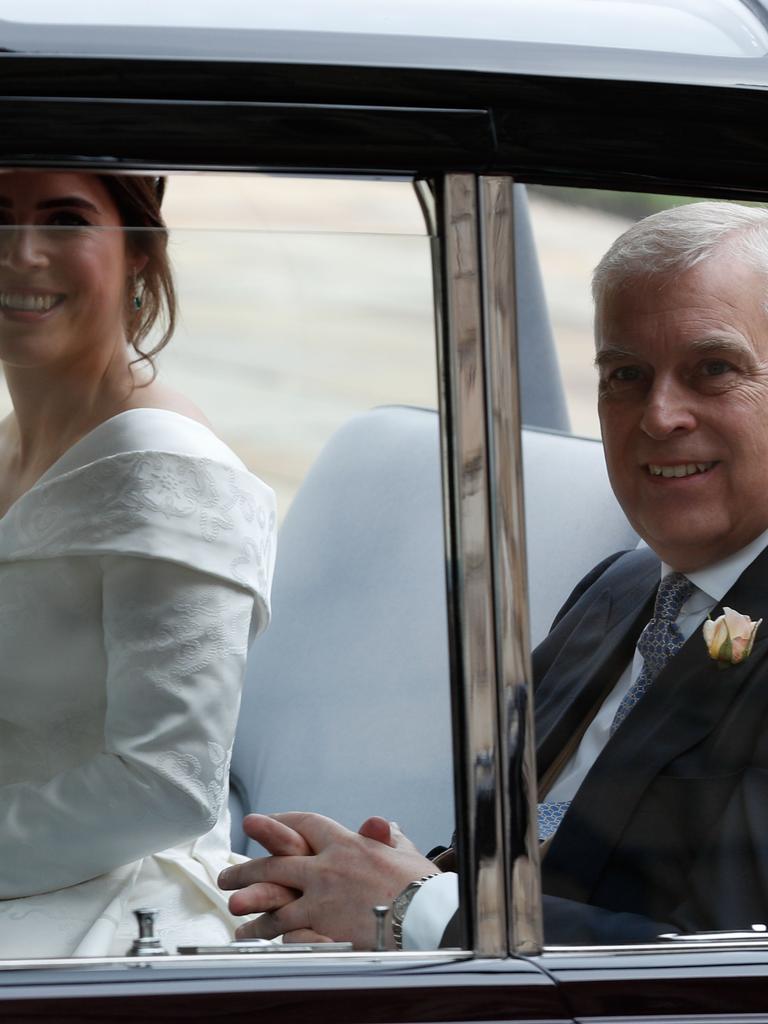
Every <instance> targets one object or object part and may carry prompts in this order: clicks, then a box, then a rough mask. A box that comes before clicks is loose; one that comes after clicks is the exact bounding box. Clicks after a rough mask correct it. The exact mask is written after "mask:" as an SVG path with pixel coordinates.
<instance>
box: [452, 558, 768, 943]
mask: <svg viewBox="0 0 768 1024" xmlns="http://www.w3.org/2000/svg"><path fill="white" fill-rule="evenodd" d="M658 581H659V561H658V558H657V557H656V556H655V555H654V554H653V552H651V551H650V550H648V549H645V550H641V551H632V552H628V553H626V554H623V555H620V556H618V557H614V558H612V559H608V560H607V561H606V562H603V563H602V564H601V565H600V566H598V567H597V568H596V569H595V570H593V571H592V572H591V573H590V574H589V576H588V577H586V578H585V580H583V581H582V583H581V584H580V585H579V586H578V587H577V588H576V590H575V591H574V592H573V594H572V595H571V597H570V598H569V600H568V601H567V602H566V605H565V606H564V608H563V610H562V611H561V612H560V614H559V615H558V617H557V619H556V620H555V624H554V626H553V628H552V631H551V633H550V634H549V636H548V637H547V638H546V640H544V642H543V643H542V644H541V645H540V646H539V647H538V648H537V649H536V651H535V652H534V659H533V664H534V682H535V694H536V698H535V701H536V730H537V733H536V735H537V751H538V766H539V774H540V775H543V773H544V772H546V770H547V768H548V766H549V765H550V764H551V762H552V760H553V758H555V757H556V756H557V755H558V753H560V751H561V750H562V749H563V747H564V745H565V744H566V743H567V741H568V738H569V736H570V735H571V734H572V732H573V731H574V730H575V729H577V728H578V727H579V724H580V723H581V722H582V721H583V719H584V717H585V715H587V714H588V712H589V710H590V709H591V708H592V707H594V705H595V704H596V703H597V702H599V701H600V700H601V699H602V697H604V696H605V695H607V693H608V692H610V690H611V688H612V687H613V686H614V684H615V683H616V681H617V679H618V678H619V676H620V675H621V673H622V671H623V670H624V668H625V667H626V666H627V664H628V663H629V661H630V659H631V658H632V655H633V650H634V646H635V643H636V641H637V638H638V636H639V635H640V632H641V630H642V629H643V627H644V626H645V624H646V623H647V622H648V620H649V619H650V617H651V615H652V610H653V599H654V597H655V592H656V588H657V585H658ZM722 604H723V605H727V606H728V607H731V608H735V609H736V610H737V611H740V612H743V613H745V614H747V615H749V616H750V617H751V618H752V619H759V618H765V619H766V624H765V625H763V626H762V627H761V629H760V630H759V631H758V634H757V639H756V642H755V646H754V648H753V651H752V654H751V656H750V657H749V658H748V659H747V660H746V661H745V662H742V664H740V665H732V666H727V667H723V668H721V667H719V666H718V665H717V664H716V663H715V662H714V661H712V660H711V659H710V658H709V656H708V654H707V650H706V646H705V644H704V641H703V639H702V635H701V630H700V629H697V630H695V631H694V633H693V635H692V636H691V638H690V639H689V640H688V641H687V643H686V644H685V645H684V646H683V648H682V650H681V651H680V652H679V653H678V654H677V655H676V656H675V657H674V658H672V659H670V661H669V662H668V663H667V665H666V666H665V667H664V669H663V671H662V672H661V673H660V674H659V676H658V677H657V678H656V680H655V681H654V683H653V685H652V686H651V688H650V689H649V690H648V692H647V693H646V694H645V696H644V697H643V698H642V700H641V701H640V703H639V704H638V705H637V707H636V708H635V709H634V710H633V711H632V713H631V714H630V715H628V716H627V718H626V719H625V720H624V722H623V723H622V725H621V727H620V728H619V729H618V730H617V731H616V733H615V735H614V736H613V737H612V738H611V739H610V741H609V742H608V744H607V745H606V747H605V748H604V750H603V751H602V753H601V754H600V756H599V757H598V759H597V761H596V762H595V764H594V765H593V767H592V769H591V770H590V772H589V774H588V775H587V777H586V778H585V780H584V782H583V783H582V785H581V787H580V789H579V791H578V793H577V794H576V797H575V798H574V800H573V802H572V804H571V806H570V808H569V810H568V813H567V814H566V815H565V817H564V819H563V821H562V824H561V825H560V827H559V829H558V830H557V832H556V834H555V836H554V839H553V840H552V843H551V846H550V848H549V850H548V852H547V854H546V856H545V857H544V861H543V864H542V882H543V890H544V893H545V897H544V927H545V940H546V942H547V943H548V944H556V943H590V942H592V943H615V942H638V941H651V940H653V939H654V938H655V936H656V935H658V934H659V933H660V932H663V931H670V930H677V931H698V930H710V929H720V928H733V927H745V926H746V927H748V926H749V925H751V924H752V923H754V922H768V550H766V551H764V552H763V553H762V554H761V555H760V556H759V557H758V558H757V559H755V561H754V562H753V563H752V564H751V565H750V566H749V567H748V568H747V569H746V570H745V572H744V573H743V574H742V576H741V577H740V578H739V580H738V581H737V582H736V584H735V585H734V586H733V587H732V589H731V590H730V591H729V592H728V594H727V595H726V596H725V597H724V599H723V602H722ZM721 612H722V607H721V606H718V607H716V608H715V609H713V611H712V616H713V618H714V617H716V616H717V615H719V614H721ZM457 938H458V923H457V921H455V920H454V921H453V922H452V923H451V925H449V928H448V929H447V931H446V934H445V936H444V939H443V943H444V944H445V945H448V944H451V943H453V944H455V942H456V940H457Z"/></svg>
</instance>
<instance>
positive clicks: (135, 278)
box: [133, 270, 141, 310]
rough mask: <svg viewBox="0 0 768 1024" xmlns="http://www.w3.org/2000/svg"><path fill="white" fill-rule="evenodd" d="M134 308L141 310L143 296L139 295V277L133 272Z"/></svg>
mask: <svg viewBox="0 0 768 1024" xmlns="http://www.w3.org/2000/svg"><path fill="white" fill-rule="evenodd" d="M133 308H134V309H137V310H138V309H141V295H140V294H139V275H138V274H137V273H136V271H135V270H134V272H133Z"/></svg>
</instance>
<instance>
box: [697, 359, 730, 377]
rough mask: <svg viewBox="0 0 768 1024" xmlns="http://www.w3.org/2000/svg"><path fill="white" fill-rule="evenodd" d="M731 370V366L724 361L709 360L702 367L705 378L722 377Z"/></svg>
mask: <svg viewBox="0 0 768 1024" xmlns="http://www.w3.org/2000/svg"><path fill="white" fill-rule="evenodd" d="M731 369H732V366H731V364H730V363H727V362H726V361H725V360H724V359H708V360H707V361H706V362H705V363H702V366H701V372H702V374H703V375H704V376H705V377H721V376H722V375H723V374H724V373H728V371H729V370H731Z"/></svg>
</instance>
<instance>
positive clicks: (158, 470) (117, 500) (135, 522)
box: [0, 452, 276, 609]
mask: <svg viewBox="0 0 768 1024" xmlns="http://www.w3.org/2000/svg"><path fill="white" fill-rule="evenodd" d="M158 517H161V519H162V520H164V521H165V524H166V526H167V536H166V537H165V540H166V541H167V540H170V543H166V544H164V545H163V546H162V549H161V550H158V547H159V545H160V543H161V541H162V540H163V531H162V530H159V529H158ZM275 523H276V516H275V507H274V496H273V495H272V492H271V490H270V489H269V488H267V487H266V486H265V485H263V484H262V483H261V481H259V480H258V479H257V478H255V477H253V476H251V474H249V473H246V472H244V471H240V470H237V469H235V468H233V467H232V466H225V465H223V464H222V463H219V462H215V461H213V460H211V459H205V458H198V457H194V456H185V455H174V454H168V453H163V452H128V453H124V454H120V455H113V456H109V457H107V458H104V459H100V460H98V461H97V462H93V463H90V464H89V465H87V466H83V467H82V468H79V469H76V470H73V471H72V472H70V473H65V474H63V475H62V476H60V477H56V478H55V479H53V480H51V481H49V482H48V483H44V484H41V485H39V486H38V487H36V488H33V489H32V491H30V492H29V493H28V494H27V495H25V496H24V497H23V498H21V499H20V500H19V501H18V502H17V503H16V505H14V506H13V507H12V508H11V509H10V510H9V512H8V514H7V516H6V517H5V519H4V520H3V521H2V523H0V558H8V559H13V560H16V559H23V558H28V557H33V558H39V557H50V556H53V555H56V554H76V553H77V551H78V548H79V547H81V548H82V549H83V550H84V551H86V552H87V553H89V554H91V553H93V552H94V551H95V549H98V548H102V549H103V550H105V551H107V550H109V551H116V550H120V551H124V552H126V553H135V554H143V553H147V554H149V555H152V556H156V555H158V556H162V557H166V558H168V559H170V560H179V561H181V562H182V563H183V564H186V565H191V566H194V567H197V568H201V569H203V570H204V571H207V572H213V573H215V574H216V575H219V576H222V577H224V578H226V579H230V580H232V581H234V582H237V583H239V584H240V585H241V586H244V587H247V588H248V589H249V590H252V591H254V593H256V594H258V595H259V596H260V597H261V598H262V600H263V602H264V605H265V607H266V608H267V609H268V593H269V586H270V583H271V578H272V572H273V569H274V560H275ZM145 526H150V527H151V530H152V540H153V542H154V544H153V547H151V548H149V549H147V548H146V547H145V546H144V543H143V541H142V538H141V537H140V536H138V535H139V534H140V533H142V532H143V528H144V527H145ZM11 536H12V537H13V545H12V549H11V550H9V546H10V545H9V542H8V540H7V539H5V538H9V537H11ZM174 537H175V538H176V539H177V542H178V543H176V544H174V543H173V538H174ZM116 538H117V539H118V543H117V544H116V543H115V541H116ZM132 540H133V541H134V543H133V545H132V543H131V541H132ZM190 544H192V549H191V550H190ZM206 549H207V550H206Z"/></svg>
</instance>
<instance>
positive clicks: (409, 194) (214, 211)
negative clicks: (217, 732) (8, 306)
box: [0, 174, 680, 518]
mask: <svg viewBox="0 0 768 1024" xmlns="http://www.w3.org/2000/svg"><path fill="white" fill-rule="evenodd" d="M675 201H680V200H674V199H671V198H670V197H659V196H645V195H642V196H641V195H635V194H630V193H616V192H592V191H584V190H578V189H551V188H542V187H538V186H537V187H533V188H531V189H529V203H530V212H531V220H532V224H533V231H534V236H535V240H536V245H537V249H538V254H539V261H540V265H541V272H542V277H543V281H544V288H545V293H546V298H547V303H548V306H549V315H550V318H551V322H552V328H553V332H554V337H555V341H556V346H557V350H558V357H559V361H560V367H561V372H562V376H563V382H564V385H565V390H566V394H567V402H568V408H569V413H570V418H571V429H572V430H573V431H574V432H576V433H580V434H585V435H588V436H596V435H597V434H598V433H599V430H598V424H597V416H596V412H595V393H596V375H595V371H594V369H593V366H592V304H591V299H590V294H589V281H590V274H591V271H592V268H593V267H594V265H595V264H596V263H597V261H598V260H599V258H600V256H601V255H602V254H603V253H604V252H605V250H606V249H607V248H608V246H609V245H610V244H611V242H612V241H613V240H614V238H616V236H617V235H618V234H620V233H621V232H622V231H623V230H624V229H625V227H626V226H627V225H628V224H629V223H631V221H632V220H633V219H636V218H637V217H640V216H644V215H645V214H646V213H650V212H653V211H654V210H655V209H659V208H661V207H662V206H665V205H669V204H670V203H672V202H675ZM164 209H165V213H166V218H167V222H168V224H169V227H170V229H171V234H170V252H171V258H172V262H173V266H174V270H175V275H176V281H177V287H178V295H179V310H180V315H179V322H178V327H177V330H176V334H175V336H174V338H173V339H172V341H171V343H170V344H169V345H168V347H167V348H166V349H165V350H164V351H163V352H162V353H161V354H160V356H159V357H158V360H157V361H158V367H159V371H160V373H161V375H162V377H163V378H164V379H165V380H166V382H168V383H170V384H173V385H175V386H176V387H177V388H179V389H180V390H181V391H183V392H184V393H185V394H187V395H188V396H189V397H190V398H192V399H193V400H194V401H196V402H197V403H198V404H199V405H200V406H201V408H202V409H203V411H204V412H205V413H206V415H207V416H208V418H209V419H210V421H211V423H212V425H213V426H214V429H215V430H216V431H217V432H218V433H219V434H220V436H221V437H222V438H223V439H224V440H225V441H226V442H227V443H228V444H229V445H230V446H231V447H232V448H233V449H234V450H235V451H236V452H237V453H238V454H239V455H240V457H241V458H242V459H243V460H244V461H245V462H246V464H247V465H248V466H249V467H250V468H251V469H252V470H253V471H254V472H256V473H257V474H259V475H260V476H262V477H263V478H264V479H265V480H266V481H267V482H268V483H269V484H270V485H271V486H272V487H274V488H275V490H276V491H277V494H278V501H279V508H280V515H281V518H282V516H283V515H284V514H285V511H286V510H287V508H288V506H289V505H290V502H291V500H292V498H293V495H294V494H295V492H296V489H297V487H298V486H299V484H300V483H301V481H302V479H303V478H304V476H305V474H306V472H307V470H308V468H309V466H310V465H311V464H312V462H313V461H314V459H315V458H316V457H317V455H318V453H319V451H320V449H321V448H322V446H323V444H324V443H325V441H326V440H327V439H328V438H329V437H330V435H331V434H332V433H333V432H334V430H336V429H337V428H338V427H339V426H341V424H342V423H344V422H345V421H346V420H348V419H349V418H350V417H351V416H353V415H355V414H356V413H358V412H362V411H365V410H367V409H370V408H372V407H374V406H377V405H386V404H399V403H404V404H409V405H419V406H427V407H432V408H434V407H435V406H436V404H437V388H436V372H435V337H434V321H433V293H432V268H431V250H430V239H429V238H428V236H427V234H426V229H425V225H424V220H423V217H422V213H421V209H420V206H419V203H418V201H417V197H416V193H415V191H414V188H413V186H412V184H411V183H410V182H408V181H392V180H371V179H365V180H356V179H348V178H347V179H310V178H301V177H298V178H297V177H272V176H262V175H223V174H221V175H197V174H176V175H173V176H172V177H171V180H170V181H169V183H168V188H167V192H166V200H165V204H164ZM3 407H4V408H3ZM8 408H9V401H8V396H7V394H4V393H3V394H0V412H3V411H7V410H8Z"/></svg>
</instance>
